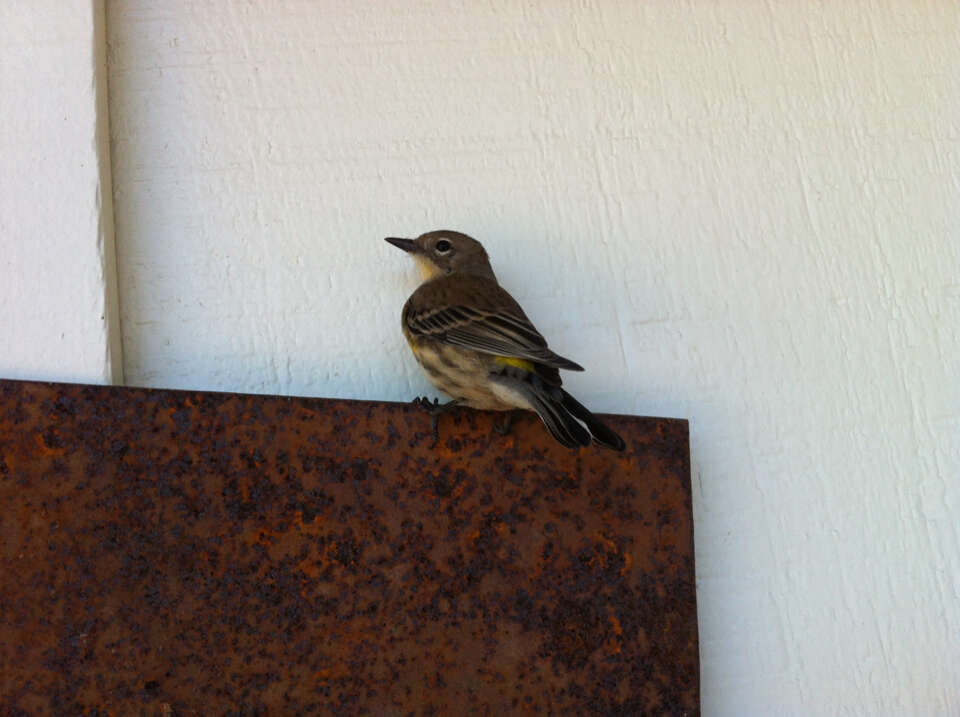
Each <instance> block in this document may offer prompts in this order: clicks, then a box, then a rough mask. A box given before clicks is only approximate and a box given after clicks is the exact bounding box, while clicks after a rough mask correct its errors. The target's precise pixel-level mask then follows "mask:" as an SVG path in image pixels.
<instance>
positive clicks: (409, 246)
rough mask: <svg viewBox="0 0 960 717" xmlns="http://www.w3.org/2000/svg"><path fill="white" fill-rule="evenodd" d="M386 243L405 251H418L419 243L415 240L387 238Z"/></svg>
mask: <svg viewBox="0 0 960 717" xmlns="http://www.w3.org/2000/svg"><path fill="white" fill-rule="evenodd" d="M384 241H387V242H390V243H391V244H393V245H394V246H396V247H400V248H401V249H403V250H404V251H411V252H412V251H416V249H417V243H416V242H415V241H414V240H413V239H398V238H397V237H386V238H384Z"/></svg>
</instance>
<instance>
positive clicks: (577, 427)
mask: <svg viewBox="0 0 960 717" xmlns="http://www.w3.org/2000/svg"><path fill="white" fill-rule="evenodd" d="M495 380H498V381H500V382H502V383H504V384H506V385H509V386H510V387H511V388H514V389H516V390H517V391H520V392H521V393H522V394H523V395H524V396H525V397H526V399H527V400H528V401H529V402H530V405H531V406H532V407H533V410H534V411H536V412H537V415H539V416H540V419H541V420H542V421H543V423H544V425H545V426H546V427H547V430H548V431H550V435H551V436H553V437H554V438H555V439H556V440H557V441H558V442H559V443H562V444H563V445H565V446H566V447H567V448H576V447H577V446H589V445H590V443H591V441H592V442H594V443H597V444H599V445H601V446H606V447H607V448H612V449H613V450H615V451H622V450H623V449H624V448H626V444H625V443H624V442H623V439H622V438H621V437H620V436H618V435H617V434H616V433H614V432H613V431H612V430H610V429H609V428H607V427H606V426H605V425H604V424H603V423H602V422H601V421H600V419H599V418H597V417H596V416H594V415H593V414H592V413H590V411H588V410H587V409H586V408H585V407H584V406H583V405H582V404H580V403H579V402H578V401H577V400H576V399H575V398H574V397H573V396H571V395H570V394H569V393H567V392H566V391H564V390H563V389H562V388H560V387H559V386H548V385H546V384H545V382H544V381H543V380H541V378H540V377H539V376H536V375H535V374H530V373H527V372H524V375H523V377H522V378H519V377H516V376H509V375H500V376H497V377H496V379H495ZM578 419H579V420H578ZM581 421H582V423H581ZM584 426H586V428H584Z"/></svg>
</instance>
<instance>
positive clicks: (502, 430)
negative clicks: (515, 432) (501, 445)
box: [493, 411, 514, 436]
mask: <svg viewBox="0 0 960 717" xmlns="http://www.w3.org/2000/svg"><path fill="white" fill-rule="evenodd" d="M506 414H507V415H505V416H504V417H503V421H501V422H500V423H497V424H494V426H493V430H495V431H496V432H497V433H499V434H500V435H501V436H506V435H507V434H508V433H510V426H512V425H513V418H514V416H513V411H507V412H506Z"/></svg>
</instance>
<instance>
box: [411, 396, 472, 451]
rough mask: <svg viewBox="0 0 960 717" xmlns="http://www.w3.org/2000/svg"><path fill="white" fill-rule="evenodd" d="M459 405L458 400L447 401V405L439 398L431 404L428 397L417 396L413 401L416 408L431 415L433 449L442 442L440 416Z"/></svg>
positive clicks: (431, 445)
mask: <svg viewBox="0 0 960 717" xmlns="http://www.w3.org/2000/svg"><path fill="white" fill-rule="evenodd" d="M459 403H460V400H459V399H457V398H454V399H453V400H451V401H447V402H446V403H440V399H438V398H434V399H433V403H431V402H430V399H429V398H428V397H427V396H417V397H416V398H415V399H413V405H414V406H419V407H420V408H422V409H423V410H424V411H426V412H427V413H429V414H430V427H431V429H432V430H433V443H431V444H430V447H431V448H433V447H434V446H435V445H437V443H438V442H439V441H440V414H441V413H445V412H446V411H449V410H450V409H451V408H453V407H454V406H456V405H457V404H459Z"/></svg>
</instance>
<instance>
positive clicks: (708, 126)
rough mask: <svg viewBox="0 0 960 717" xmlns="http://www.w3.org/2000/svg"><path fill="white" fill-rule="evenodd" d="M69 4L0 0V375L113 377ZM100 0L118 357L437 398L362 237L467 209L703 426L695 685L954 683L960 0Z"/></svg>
mask: <svg viewBox="0 0 960 717" xmlns="http://www.w3.org/2000/svg"><path fill="white" fill-rule="evenodd" d="M91 6H92V7H94V8H96V3H85V2H79V0H78V1H77V2H73V1H68V0H56V2H53V0H43V1H42V2H41V1H40V0H30V2H29V3H28V2H6V3H0V38H2V39H0V91H2V96H3V97H4V102H3V105H2V110H0V112H2V117H3V130H2V132H0V241H2V242H3V243H2V255H0V259H2V261H3V266H4V273H5V275H6V276H5V278H4V281H3V282H0V322H2V328H3V334H4V342H3V346H4V351H2V352H0V375H6V376H11V375H14V376H24V377H26V376H37V377H49V378H68V379H74V378H76V379H83V380H106V379H107V377H108V375H109V373H110V370H109V360H108V357H109V355H110V354H109V351H108V344H109V341H107V338H106V334H105V329H104V320H103V319H100V318H99V317H100V316H101V315H103V311H102V306H103V296H104V295H105V294H109V291H108V289H107V288H106V287H107V286H108V278H109V276H110V275H109V273H106V274H104V271H103V267H104V266H105V265H106V266H109V260H108V258H105V257H106V255H107V252H106V250H105V249H104V247H105V246H108V243H107V244H106V245H105V244H104V241H103V240H102V239H101V237H103V236H104V230H103V228H102V227H103V217H104V214H105V212H104V211H103V207H102V205H101V204H100V203H98V200H97V191H96V190H97V187H99V186H102V182H103V179H102V176H103V175H102V173H101V172H100V171H99V169H98V168H97V167H96V163H97V158H98V157H102V156H103V147H102V144H101V145H98V144H97V143H96V134H97V127H98V126H99V127H100V128H101V129H102V128H103V126H104V125H103V124H102V120H103V115H101V124H100V125H97V119H96V116H95V113H94V108H95V106H96V96H95V93H94V88H93V85H94V78H95V75H96V73H95V71H94V67H95V57H96V48H97V43H96V41H95V40H94V41H93V42H91V38H93V37H94V35H95V29H96V28H95V23H94V22H93V20H92V19H91V18H92V17H95V16H96V10H93V11H92V15H91V12H89V11H88V10H89V8H90V7H91ZM108 10H109V18H108V19H109V35H110V48H109V50H110V52H109V58H110V63H111V70H110V89H111V102H110V110H111V118H110V119H111V125H112V133H113V160H114V169H115V174H114V185H115V189H116V200H117V205H116V214H117V230H118V237H119V248H118V250H119V280H120V289H121V292H120V298H121V306H122V328H123V339H124V349H125V353H124V358H125V369H126V372H127V378H128V381H129V382H130V383H132V384H148V385H156V386H181V387H196V388H209V389H223V390H242V391H268V392H286V393H297V394H315V395H327V396H354V397H363V398H383V399H397V400H405V399H408V398H410V397H412V396H413V395H415V394H417V393H422V392H424V391H425V390H426V388H427V385H426V383H425V381H424V380H423V379H422V378H421V377H420V375H419V374H418V372H417V369H416V367H415V364H414V362H413V360H412V359H411V358H410V357H409V356H408V354H407V351H406V348H405V347H404V345H403V343H402V340H401V338H400V334H399V330H398V325H397V324H398V314H399V308H400V305H401V304H402V302H403V300H404V298H405V296H406V295H407V293H409V291H410V290H411V289H412V286H413V281H414V279H413V273H412V268H411V267H409V266H408V265H407V264H406V263H405V261H404V259H405V257H403V256H400V255H399V252H397V251H396V250H394V249H392V248H391V247H389V246H387V245H386V244H384V243H383V242H382V241H381V239H380V238H381V237H382V236H386V235H393V234H415V233H417V232H419V231H423V230H426V229H431V228H436V227H440V226H448V227H453V228H459V229H462V230H464V231H468V232H471V233H473V234H475V235H476V236H478V237H479V238H481V239H483V240H485V241H486V243H487V246H488V248H489V250H490V252H491V254H492V256H493V259H494V263H495V267H496V268H497V270H498V273H499V275H500V278H501V280H502V282H503V283H504V284H505V285H506V286H507V287H508V288H509V289H510V290H511V291H513V292H514V294H515V295H516V296H517V298H518V299H519V300H520V301H521V303H523V304H524V306H525V307H526V308H527V310H528V313H529V314H530V315H531V316H532V317H533V319H534V320H535V321H536V323H537V325H538V326H539V327H540V328H541V330H542V331H543V332H544V333H545V334H546V335H547V336H548V338H549V339H550V340H551V342H552V344H553V345H554V346H555V347H556V348H557V349H558V350H559V351H561V352H562V353H564V354H566V355H569V356H571V357H572V358H574V359H576V360H578V361H580V362H582V363H583V364H584V365H585V366H586V367H587V369H588V371H587V373H586V374H584V375H573V376H570V379H569V384H570V386H571V390H572V391H573V392H574V393H575V394H576V395H578V396H579V397H580V398H581V399H582V400H583V401H584V402H585V403H587V404H588V405H590V406H592V407H593V408H595V409H597V410H606V411H621V412H628V413H640V414H653V415H674V416H685V417H688V418H690V420H691V432H692V442H693V446H692V447H693V460H694V490H695V497H694V500H695V506H694V508H695V516H696V529H697V573H698V598H699V605H700V624H701V654H702V663H703V664H702V670H703V706H704V713H705V714H706V715H738V716H739V715H766V714H786V715H841V714H843V715H864V714H870V715H904V714H911V715H933V714H938V715H939V714H956V713H958V712H960V697H958V695H960V671H958V670H957V667H956V666H957V665H958V664H960V529H958V524H960V523H958V511H960V438H958V436H960V382H958V374H960V359H958V356H960V239H958V238H960V201H958V199H960V72H958V71H957V68H958V67H960V8H958V6H957V5H956V4H954V3H952V2H946V1H942V2H925V3H917V2H913V1H912V0H888V1H887V2H862V1H851V2H838V3H813V2H796V3H780V4H773V3H764V4H760V3H748V2H741V3H713V4H708V3H694V4H689V3H687V4H680V3H675V2H672V0H670V1H668V0H662V1H659V0H658V1H654V2H645V3H623V4H621V3H615V2H613V1H612V0H611V1H607V0H600V1H598V2H596V3H579V2H578V3H559V2H556V3H530V4H520V3H507V2H497V3H476V4H454V3H448V2H436V3H429V2H421V3H415V4H411V3H401V2H394V3H390V4H389V5H387V4H384V3H377V4H358V3H353V2H346V1H344V2H340V3H334V2H323V3H310V2H292V1H289V2H271V3H242V4H241V3H236V2H228V1H226V0H222V1H221V2H202V3H198V2H186V0H178V1H174V0H170V1H165V2H163V3H157V2H151V1H150V0H113V1H112V2H110V3H109V7H108ZM64 108H68V109H67V111H66V112H64V111H63V110H64ZM84 108H86V110H84ZM7 277H9V279H8V278H7ZM105 357H106V358H105Z"/></svg>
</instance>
